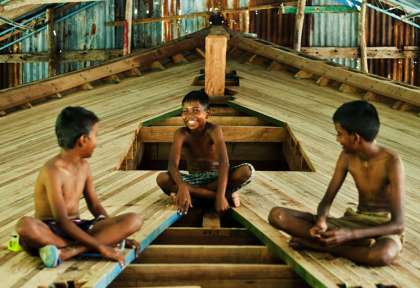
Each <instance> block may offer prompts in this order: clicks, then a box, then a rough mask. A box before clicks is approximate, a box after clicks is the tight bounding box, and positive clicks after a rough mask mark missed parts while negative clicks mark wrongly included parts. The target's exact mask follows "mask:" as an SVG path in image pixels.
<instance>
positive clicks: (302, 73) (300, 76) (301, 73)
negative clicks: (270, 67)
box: [294, 70, 314, 79]
mask: <svg viewBox="0 0 420 288" xmlns="http://www.w3.org/2000/svg"><path fill="white" fill-rule="evenodd" d="M313 76H314V75H313V74H312V73H309V72H306V71H304V70H300V71H299V72H297V73H296V74H295V76H294V77H295V78H296V79H311V78H312V77H313Z"/></svg>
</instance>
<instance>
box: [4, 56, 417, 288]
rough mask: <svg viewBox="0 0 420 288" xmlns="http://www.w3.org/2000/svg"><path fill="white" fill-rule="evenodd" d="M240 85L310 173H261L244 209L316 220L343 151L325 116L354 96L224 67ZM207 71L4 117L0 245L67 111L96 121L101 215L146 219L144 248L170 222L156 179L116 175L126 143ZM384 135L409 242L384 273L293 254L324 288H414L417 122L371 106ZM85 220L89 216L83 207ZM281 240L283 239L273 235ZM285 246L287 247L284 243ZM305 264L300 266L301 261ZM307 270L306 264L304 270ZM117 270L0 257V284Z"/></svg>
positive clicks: (176, 71)
mask: <svg viewBox="0 0 420 288" xmlns="http://www.w3.org/2000/svg"><path fill="white" fill-rule="evenodd" d="M229 65H230V68H232V69H236V70H237V72H238V75H239V76H240V77H241V80H240V81H241V86H240V87H235V88H231V89H233V90H235V91H237V92H238V93H237V94H236V95H235V97H236V100H235V102H236V103H238V104H240V105H243V106H246V107H248V108H252V109H254V110H256V111H258V112H261V113H265V114H267V115H269V116H271V117H274V118H277V119H279V120H281V121H284V122H287V123H288V124H289V126H290V128H291V129H292V131H293V133H294V135H295V136H296V137H297V139H298V140H299V141H300V143H301V145H302V147H303V149H304V150H305V152H306V154H307V155H308V157H309V159H310V161H311V162H312V164H313V165H314V167H315V170H316V172H257V177H256V179H255V181H254V182H253V183H252V184H251V185H249V186H248V187H247V188H245V189H244V190H242V194H243V202H244V206H246V207H247V208H248V209H250V210H251V211H252V212H253V213H255V214H256V215H258V217H259V218H258V219H259V220H260V221H262V223H263V224H266V218H267V215H268V212H269V210H270V209H271V207H272V206H274V205H288V206H290V207H295V208H299V209H305V210H308V211H311V212H314V211H315V209H316V206H317V204H318V202H319V201H320V198H321V197H322V195H323V193H324V191H325V189H326V186H327V184H328V181H329V179H330V177H331V174H332V171H333V168H334V165H335V161H336V158H337V156H338V154H339V152H340V145H338V144H337V143H336V142H335V131H334V127H333V124H332V121H331V115H332V114H333V112H334V111H335V109H336V107H337V106H339V105H340V104H342V103H343V102H345V101H349V100H353V99H356V97H354V96H351V95H348V94H343V93H340V92H337V91H336V90H334V89H332V88H328V87H322V88H321V87H319V86H317V85H316V84H315V82H313V81H311V80H296V79H294V78H293V75H292V74H288V73H286V72H281V71H280V72H276V71H272V72H268V71H266V69H264V68H262V67H260V66H256V65H249V64H239V63H237V62H230V63H229ZM203 66H204V63H203V62H198V63H192V64H187V65H182V66H175V67H173V68H170V69H167V70H165V71H162V72H156V73H149V74H145V75H144V76H142V77H139V78H130V79H124V80H123V81H122V82H121V83H119V84H110V85H106V86H101V87H97V88H95V89H94V90H91V91H83V92H78V93H74V94H72V95H69V96H66V97H64V98H62V99H59V100H54V101H51V102H48V103H45V104H41V105H38V106H34V107H33V108H31V109H29V110H23V111H19V112H16V113H13V114H10V115H7V116H6V117H3V118H0V131H1V136H2V137H0V175H1V177H0V195H1V197H2V198H1V199H2V200H1V202H0V208H1V209H0V223H1V225H0V242H1V243H2V244H5V243H6V242H7V240H8V239H9V237H10V235H11V234H12V232H13V230H14V225H15V223H16V221H17V220H18V219H19V217H21V216H23V215H32V214H33V186H34V181H35V177H36V175H37V171H38V170H39V168H40V167H41V165H42V164H43V163H44V162H45V161H46V160H47V159H48V158H49V157H52V156H53V155H54V154H55V153H57V152H58V151H59V150H58V148H57V145H56V139H55V136H54V129H53V127H54V121H55V118H56V116H57V114H58V113H59V111H60V110H61V109H62V108H64V107H65V106H68V105H72V106H75V105H82V106H84V107H86V108H88V109H91V110H93V111H94V112H96V113H97V114H98V116H99V117H100V118H101V119H102V121H101V122H100V131H99V137H98V141H99V142H98V148H97V150H96V151H95V154H94V155H93V157H92V159H91V160H90V163H91V166H92V171H93V173H94V182H95V185H96V188H97V191H98V193H99V195H100V197H101V199H102V201H104V205H105V207H106V209H107V210H108V211H109V212H110V213H113V214H116V213H121V212H126V211H136V212H139V213H141V214H142V215H143V216H144V217H145V218H146V220H147V222H146V227H145V228H144V229H143V230H142V231H140V232H139V233H138V234H137V235H136V237H137V238H139V239H142V238H144V237H145V235H146V234H147V232H148V231H151V230H153V229H154V228H156V227H158V226H159V224H160V223H162V222H163V221H164V220H165V219H167V218H168V217H170V215H171V213H173V211H174V210H173V207H170V206H168V202H167V199H166V198H165V197H163V196H162V195H161V193H160V191H159V189H158V188H157V186H156V184H155V178H156V175H157V172H156V171H129V172H125V171H115V169H114V168H115V167H116V165H117V164H118V162H119V161H120V160H121V159H122V158H123V157H124V155H125V153H126V151H128V148H129V143H130V141H131V139H132V137H133V135H134V131H135V130H136V129H137V128H138V126H139V124H140V122H141V121H143V120H147V119H150V118H152V117H153V116H156V115H157V114H160V113H164V112H167V111H170V110H172V109H174V108H177V107H179V104H180V100H181V98H182V96H183V95H185V94H186V92H188V91H190V90H191V89H193V87H192V86H191V83H192V81H193V78H194V76H196V75H197V74H198V71H199V69H200V68H203ZM376 107H377V108H378V110H379V113H380V117H381V121H382V127H381V131H380V133H379V138H378V142H379V143H380V144H383V145H386V146H388V147H390V148H392V149H394V150H396V151H397V152H398V153H399V154H400V155H401V157H402V159H403V161H404V164H405V168H406V173H407V184H406V186H407V187H406V191H407V197H406V217H405V218H406V243H405V246H404V250H403V253H402V255H401V257H400V259H399V260H398V262H397V263H396V264H394V265H392V266H390V267H385V268H376V269H372V268H365V267H360V266H356V265H354V264H353V263H351V262H350V261H346V260H344V259H341V258H333V257H331V256H329V255H325V254H321V253H309V252H304V253H296V252H294V251H290V253H291V254H293V253H294V254H293V255H299V257H297V261H302V263H303V264H304V265H306V264H305V263H310V265H311V267H313V268H311V269H316V274H318V275H320V276H319V277H320V278H322V279H330V281H329V282H328V283H330V282H331V283H337V282H339V283H345V284H346V285H348V286H349V287H351V286H362V287H375V285H376V284H379V283H381V284H395V285H398V286H399V287H416V285H417V286H419V287H420V256H419V255H420V251H419V248H418V247H417V245H416V244H417V243H419V241H420V227H419V225H418V223H419V220H418V219H420V209H419V207H420V205H419V204H418V203H420V201H419V200H420V199H419V198H420V196H419V195H418V194H417V193H416V192H418V191H420V166H419V164H418V163H420V145H419V140H418V139H419V138H420V118H418V117H416V116H415V115H413V114H409V113H405V112H399V111H395V110H392V109H390V108H388V107H386V106H385V105H382V104H377V105H376ZM356 202H357V194H356V190H355V188H354V187H353V183H352V181H351V180H347V181H346V182H345V184H344V186H343V188H342V190H341V191H340V193H339V195H338V196H337V199H336V200H335V202H334V204H333V207H332V210H331V213H332V214H333V215H335V216H339V215H341V214H342V213H343V211H344V209H345V208H346V207H347V206H354V205H355V204H356ZM81 207H82V211H83V214H82V216H83V215H87V214H88V213H87V212H86V206H85V205H82V206H81ZM279 234H280V232H279ZM282 237H283V240H282V241H283V242H284V247H286V248H285V249H288V248H287V237H284V236H282ZM299 259H303V260H299ZM308 265H309V264H308ZM114 266H115V263H110V262H107V261H92V260H90V261H81V260H75V261H69V262H66V263H64V264H63V265H61V266H60V267H59V268H57V269H42V266H41V262H40V260H39V259H37V258H33V257H30V256H27V255H26V254H25V253H17V254H15V253H11V252H8V251H7V250H6V249H4V248H3V249H1V250H0V275H1V276H5V275H7V276H8V277H3V279H4V280H3V281H6V282H4V284H3V282H2V286H4V287H21V286H24V287H36V286H39V285H48V284H50V283H52V282H57V281H65V280H71V279H80V280H81V281H86V282H87V283H86V284H85V286H84V287H96V286H97V283H98V281H100V279H101V276H102V274H103V273H105V272H107V271H108V272H109V271H112V269H114V268H113V267H114Z"/></svg>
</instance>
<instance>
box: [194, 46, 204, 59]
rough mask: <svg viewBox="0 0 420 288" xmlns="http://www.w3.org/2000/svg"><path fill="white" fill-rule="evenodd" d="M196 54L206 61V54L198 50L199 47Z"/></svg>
mask: <svg viewBox="0 0 420 288" xmlns="http://www.w3.org/2000/svg"><path fill="white" fill-rule="evenodd" d="M195 52H197V54H198V55H200V56H201V57H203V58H204V59H206V54H205V53H204V51H203V50H201V49H200V48H198V47H197V48H195Z"/></svg>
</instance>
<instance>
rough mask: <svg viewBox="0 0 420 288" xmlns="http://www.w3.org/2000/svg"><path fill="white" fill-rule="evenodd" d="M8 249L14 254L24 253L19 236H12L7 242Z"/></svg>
mask: <svg viewBox="0 0 420 288" xmlns="http://www.w3.org/2000/svg"><path fill="white" fill-rule="evenodd" d="M7 249H8V250H9V251H12V252H20V251H22V247H21V246H20V244H19V236H18V235H12V238H11V239H10V240H9V241H8V242H7Z"/></svg>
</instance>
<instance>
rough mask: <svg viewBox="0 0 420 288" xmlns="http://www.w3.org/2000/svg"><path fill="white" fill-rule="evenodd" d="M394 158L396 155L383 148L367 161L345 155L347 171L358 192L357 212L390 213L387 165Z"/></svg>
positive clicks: (352, 155)
mask: <svg viewBox="0 0 420 288" xmlns="http://www.w3.org/2000/svg"><path fill="white" fill-rule="evenodd" d="M394 157H396V155H395V154H394V153H393V152H391V151H389V150H388V149H385V148H381V150H380V153H379V154H378V155H377V156H376V157H374V158H373V159H369V160H368V161H363V160H361V159H360V158H359V157H358V156H357V155H355V154H347V160H348V171H349V173H350V174H351V175H352V177H353V179H354V182H355V185H356V187H357V190H358V192H359V207H358V210H359V211H372V212H375V211H390V207H389V203H390V202H391V201H390V193H392V191H391V187H390V184H389V183H390V180H389V165H390V162H391V160H392V159H393V158H394Z"/></svg>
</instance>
